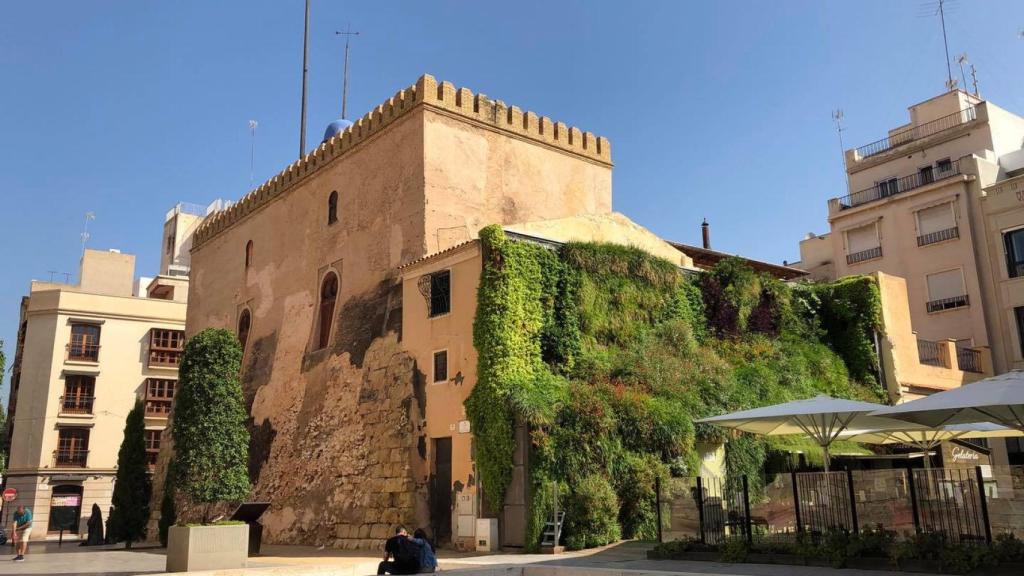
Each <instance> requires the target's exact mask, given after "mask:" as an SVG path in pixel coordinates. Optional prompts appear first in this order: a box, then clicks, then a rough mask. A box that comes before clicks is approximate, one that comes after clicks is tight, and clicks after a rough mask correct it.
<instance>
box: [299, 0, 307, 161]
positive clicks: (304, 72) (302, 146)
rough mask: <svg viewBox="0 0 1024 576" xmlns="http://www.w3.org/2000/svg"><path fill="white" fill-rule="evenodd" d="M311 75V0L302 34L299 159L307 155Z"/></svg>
mask: <svg viewBox="0 0 1024 576" xmlns="http://www.w3.org/2000/svg"><path fill="white" fill-rule="evenodd" d="M308 75H309V0H306V24H305V27H304V28H303V33H302V117H301V119H300V120H299V158H302V157H304V156H305V155H306V77H307V76H308Z"/></svg>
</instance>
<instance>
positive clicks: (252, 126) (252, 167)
mask: <svg viewBox="0 0 1024 576" xmlns="http://www.w3.org/2000/svg"><path fill="white" fill-rule="evenodd" d="M259 125H260V123H259V122H257V121H255V120H249V133H250V134H251V135H252V138H251V141H250V143H249V187H250V188H251V187H252V185H253V184H255V182H254V178H255V176H254V175H255V173H256V127H257V126H259Z"/></svg>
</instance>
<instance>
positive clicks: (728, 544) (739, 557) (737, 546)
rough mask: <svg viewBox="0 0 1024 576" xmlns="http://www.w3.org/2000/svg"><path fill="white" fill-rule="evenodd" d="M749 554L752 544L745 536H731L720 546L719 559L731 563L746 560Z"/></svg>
mask: <svg viewBox="0 0 1024 576" xmlns="http://www.w3.org/2000/svg"><path fill="white" fill-rule="evenodd" d="M748 554H750V545H749V544H747V541H746V540H745V539H744V538H739V537H737V538H730V539H728V540H726V541H725V544H722V545H721V546H720V547H719V559H720V560H721V561H722V562H727V563H729V564H736V563H739V562H745V561H746V560H747V555H748Z"/></svg>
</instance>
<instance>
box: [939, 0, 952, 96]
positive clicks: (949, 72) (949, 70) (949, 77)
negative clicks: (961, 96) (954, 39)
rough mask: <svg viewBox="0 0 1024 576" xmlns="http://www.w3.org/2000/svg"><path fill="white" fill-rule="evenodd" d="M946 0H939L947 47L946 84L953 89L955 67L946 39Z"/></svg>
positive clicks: (940, 16) (943, 43) (943, 36)
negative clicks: (952, 64)
mask: <svg viewBox="0 0 1024 576" xmlns="http://www.w3.org/2000/svg"><path fill="white" fill-rule="evenodd" d="M944 3H945V0H939V18H940V19H942V45H943V46H944V47H945V49H946V81H947V83H946V86H947V87H948V88H949V89H950V90H953V68H952V67H951V66H950V64H949V41H948V40H947V39H946V11H945V9H944V7H943V4H944Z"/></svg>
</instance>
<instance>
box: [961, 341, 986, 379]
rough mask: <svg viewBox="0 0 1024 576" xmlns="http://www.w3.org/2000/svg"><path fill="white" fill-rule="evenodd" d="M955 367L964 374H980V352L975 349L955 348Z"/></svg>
mask: <svg viewBox="0 0 1024 576" xmlns="http://www.w3.org/2000/svg"><path fill="white" fill-rule="evenodd" d="M956 365H957V368H959V369H961V370H963V371H964V372H976V373H978V374H981V373H982V366H981V351H980V350H978V349H976V348H960V347H957V349H956Z"/></svg>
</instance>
